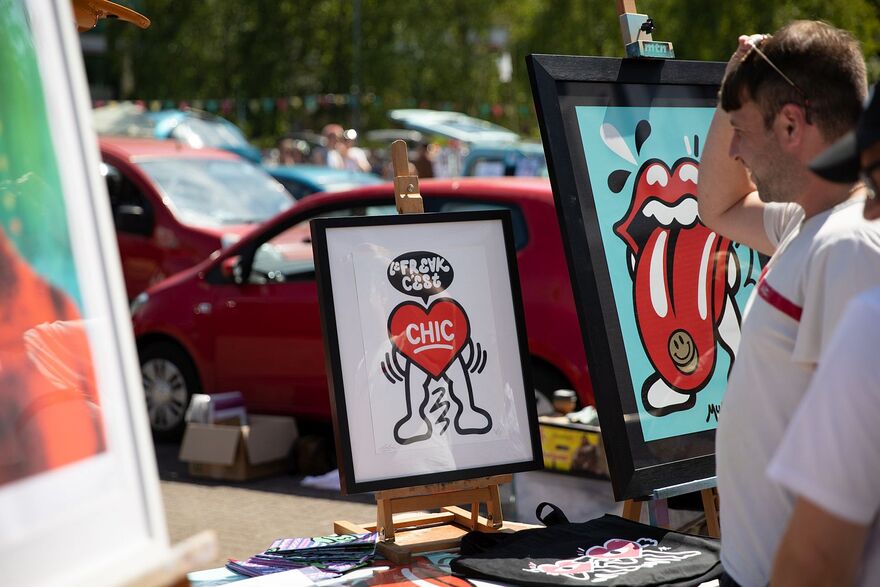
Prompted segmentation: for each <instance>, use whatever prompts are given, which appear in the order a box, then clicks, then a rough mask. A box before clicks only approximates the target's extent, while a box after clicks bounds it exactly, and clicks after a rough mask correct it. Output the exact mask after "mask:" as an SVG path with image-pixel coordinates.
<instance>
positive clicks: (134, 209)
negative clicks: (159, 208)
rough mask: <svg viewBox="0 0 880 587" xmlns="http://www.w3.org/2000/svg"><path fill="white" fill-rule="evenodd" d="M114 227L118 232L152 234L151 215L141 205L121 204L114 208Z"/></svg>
mask: <svg viewBox="0 0 880 587" xmlns="http://www.w3.org/2000/svg"><path fill="white" fill-rule="evenodd" d="M115 219H116V229H117V230H119V231H120V232H127V233H130V234H140V235H143V236H152V235H153V215H152V214H150V213H149V212H148V211H147V210H144V209H143V208H142V207H141V206H133V205H123V206H119V207H118V208H117V209H116V214H115Z"/></svg>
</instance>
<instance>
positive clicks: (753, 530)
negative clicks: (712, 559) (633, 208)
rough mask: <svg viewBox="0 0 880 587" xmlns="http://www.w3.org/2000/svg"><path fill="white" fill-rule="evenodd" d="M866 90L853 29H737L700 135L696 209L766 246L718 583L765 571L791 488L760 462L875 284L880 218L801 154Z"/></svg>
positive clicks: (731, 395) (838, 123)
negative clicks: (848, 310)
mask: <svg viewBox="0 0 880 587" xmlns="http://www.w3.org/2000/svg"><path fill="white" fill-rule="evenodd" d="M865 94H866V81H865V66H864V60H863V58H862V55H861V52H860V50H859V47H858V44H857V43H856V41H855V40H854V39H853V38H852V37H851V36H850V35H849V34H847V33H846V32H844V31H841V30H839V29H836V28H834V27H832V26H830V25H827V24H824V23H819V22H807V21H798V22H794V23H791V24H789V25H787V26H785V27H783V28H782V29H780V30H779V31H777V33H775V34H774V35H773V36H772V37H768V36H764V35H753V36H751V37H747V36H743V37H740V39H739V48H738V50H737V52H736V53H735V54H734V55H733V57H732V58H731V61H730V63H729V65H728V71H727V73H726V75H725V79H724V82H723V84H722V89H721V94H720V108H719V109H718V110H717V112H716V114H715V118H714V119H713V121H712V125H711V127H710V130H709V134H708V136H707V140H706V147H705V150H704V153H703V158H702V161H701V165H700V184H699V189H698V202H699V211H700V217H701V220H702V221H703V222H704V223H705V224H706V225H707V226H709V227H710V228H712V229H713V230H715V231H716V232H718V233H719V234H721V235H723V236H726V237H728V238H730V239H732V240H734V241H738V242H741V243H744V244H746V245H748V246H750V247H752V248H754V249H756V250H758V251H760V252H762V253H765V254H767V255H772V258H771V260H770V262H769V263H768V264H767V266H766V267H765V270H764V273H763V275H762V277H761V279H760V282H759V284H758V287H756V288H755V293H754V294H753V295H752V297H751V298H750V299H749V302H748V304H747V305H746V308H745V311H744V314H743V322H742V339H741V342H740V346H739V349H738V352H737V358H736V362H735V363H734V366H733V368H732V370H731V374H730V381H729V385H728V389H727V391H726V393H725V397H724V405H723V409H722V410H721V417H720V421H719V426H718V431H717V435H716V467H717V475H718V489H719V495H720V504H721V510H720V512H721V536H722V539H721V544H722V553H721V560H722V564H723V565H724V569H725V573H726V574H725V578H724V581H725V582H726V584H731V585H736V584H740V585H746V586H752V585H754V586H759V585H766V584H767V582H768V581H769V579H770V571H771V566H772V561H773V555H774V553H775V552H776V549H777V546H778V544H779V539H780V537H781V535H782V532H783V530H784V528H785V524H786V522H787V520H788V518H789V515H790V513H791V511H792V507H793V504H794V499H793V497H792V495H791V494H790V493H789V492H787V491H786V490H785V489H784V488H783V487H781V486H780V485H779V484H777V483H775V482H773V481H771V480H770V479H768V478H767V475H766V469H767V465H768V464H769V462H770V459H771V458H772V456H773V455H774V453H775V452H776V449H777V447H778V445H779V443H780V441H781V439H782V436H783V434H784V433H785V430H786V428H787V427H788V423H789V421H790V419H791V417H792V415H793V414H794V411H795V409H796V408H797V406H798V404H799V403H800V401H801V399H802V397H803V395H804V392H805V391H806V389H807V386H808V385H809V383H810V379H811V378H812V375H813V372H814V370H815V368H816V364H817V362H818V360H819V355H820V353H821V352H822V351H823V350H824V349H825V347H826V346H827V344H828V341H829V339H830V336H831V332H832V330H833V328H834V326H835V325H836V323H837V321H838V319H839V318H840V316H841V314H842V311H843V308H844V306H845V305H846V303H847V302H848V301H849V300H850V299H851V298H852V297H854V296H855V295H856V294H858V293H859V292H861V291H864V290H866V289H868V288H870V287H872V286H875V285H880V230H878V228H877V227H875V226H872V225H871V224H869V223H866V222H865V221H864V220H863V219H862V206H863V204H862V201H863V200H864V189H863V187H861V186H860V185H859V184H854V183H851V184H850V185H841V184H836V183H833V182H829V181H826V180H824V179H822V178H820V177H818V176H816V175H814V174H812V173H811V172H810V171H809V169H808V167H807V165H808V163H809V162H810V161H811V160H812V159H813V158H814V157H816V155H818V154H819V153H821V152H822V151H824V150H825V149H826V148H827V147H828V146H829V145H830V144H831V143H833V142H834V141H835V140H836V139H838V138H839V137H841V136H842V135H844V134H845V133H846V132H848V131H849V130H851V129H852V128H853V127H854V126H855V124H856V122H857V121H858V118H859V115H860V113H861V104H862V100H863V99H864V96H865ZM722 584H725V583H724V582H723V583H722Z"/></svg>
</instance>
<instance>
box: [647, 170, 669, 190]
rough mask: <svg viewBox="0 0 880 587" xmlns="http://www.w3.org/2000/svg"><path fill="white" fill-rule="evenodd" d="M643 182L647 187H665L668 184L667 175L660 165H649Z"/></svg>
mask: <svg viewBox="0 0 880 587" xmlns="http://www.w3.org/2000/svg"><path fill="white" fill-rule="evenodd" d="M645 180H646V181H647V182H648V185H654V184H655V183H659V184H660V185H662V186H663V187H666V184H667V183H669V174H668V173H666V170H665V169H664V168H663V166H662V165H651V166H650V167H648V171H647V173H645Z"/></svg>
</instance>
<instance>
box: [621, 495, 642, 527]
mask: <svg viewBox="0 0 880 587" xmlns="http://www.w3.org/2000/svg"><path fill="white" fill-rule="evenodd" d="M623 517H624V518H626V519H627V520H631V521H633V522H638V521H639V518H641V517H642V502H640V501H636V500H634V499H628V500H626V501H624V502H623Z"/></svg>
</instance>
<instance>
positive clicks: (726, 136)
mask: <svg viewBox="0 0 880 587" xmlns="http://www.w3.org/2000/svg"><path fill="white" fill-rule="evenodd" d="M759 36H760V35H753V37H759ZM750 38H752V37H749V36H746V35H743V36H741V37H740V38H739V47H738V48H737V50H736V53H734V54H733V56H732V57H731V58H730V61H729V62H728V65H727V69H728V71H729V70H730V68H731V66H732V65H734V64H736V63H738V62H739V61H740V60H741V59H742V58H743V57H744V56H745V54H746V52H747V51H748V49H749V47H750V45H749V39H750ZM733 132H734V131H733V127H732V126H731V124H730V116H729V115H728V114H727V113H726V112H725V111H724V110H722V109H721V107H720V106H719V107H718V108H717V109H716V110H715V116H714V117H713V118H712V124H711V125H710V126H709V132H708V134H707V135H706V143H705V147H704V149H703V156H702V158H701V159H700V181H699V185H698V187H697V204H698V206H699V213H700V220H702V222H703V224H705V225H706V226H708V227H709V228H711V229H712V230H714V231H715V232H717V233H718V234H720V235H722V236H725V237H727V238H729V239H731V240H734V241H736V242H740V243H742V244H744V245H746V246H748V247H751V248H753V249H756V250H758V251H760V252H762V253H764V254H767V255H771V254H773V252H774V250H775V246H774V245H773V243H772V242H771V241H770V239H769V238H768V236H767V231H766V230H765V228H764V207H765V206H766V205H765V204H764V202H762V201H761V200H760V198H758V192H757V189H756V187H755V184H754V183H753V182H752V180H751V179H750V177H749V174H748V172H747V171H746V168H745V167H744V166H743V164H742V163H741V162H740V161H738V160H736V159H734V158H732V157H731V156H730V154H729V153H730V142H731V140H732V139H733Z"/></svg>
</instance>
